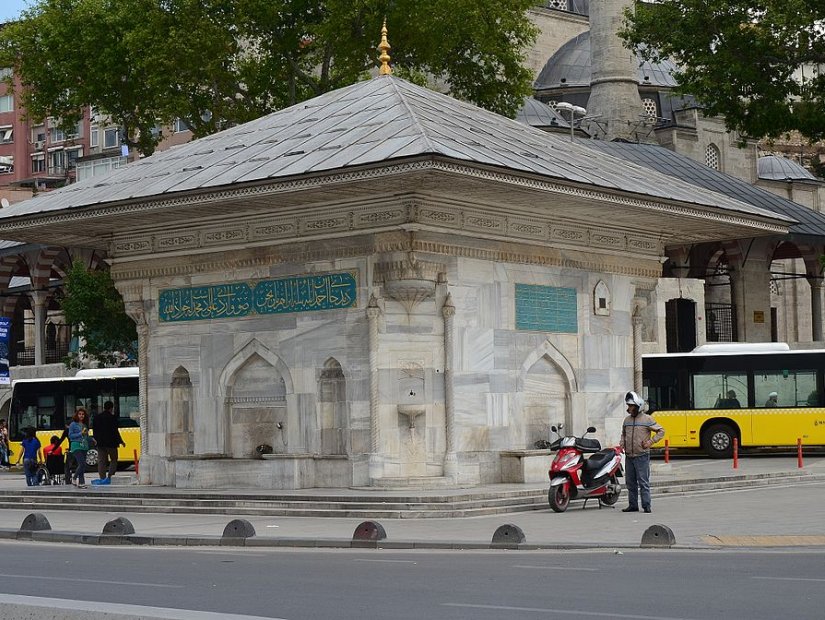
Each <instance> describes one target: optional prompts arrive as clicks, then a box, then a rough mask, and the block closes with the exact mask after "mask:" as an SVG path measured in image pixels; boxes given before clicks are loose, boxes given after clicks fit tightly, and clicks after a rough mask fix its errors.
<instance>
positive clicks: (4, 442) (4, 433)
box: [0, 420, 11, 469]
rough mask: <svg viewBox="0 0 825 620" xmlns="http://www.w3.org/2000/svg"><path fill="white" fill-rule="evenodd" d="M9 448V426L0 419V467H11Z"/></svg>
mask: <svg viewBox="0 0 825 620" xmlns="http://www.w3.org/2000/svg"><path fill="white" fill-rule="evenodd" d="M10 456H11V450H9V427H8V425H7V424H6V421H5V420H0V467H3V468H5V469H8V468H9V467H11V462H10V461H9V457H10Z"/></svg>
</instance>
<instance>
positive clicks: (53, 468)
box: [37, 454, 65, 486]
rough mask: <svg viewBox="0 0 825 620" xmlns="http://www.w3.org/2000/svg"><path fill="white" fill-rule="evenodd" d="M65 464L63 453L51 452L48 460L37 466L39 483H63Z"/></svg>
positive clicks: (43, 484) (44, 484)
mask: <svg viewBox="0 0 825 620" xmlns="http://www.w3.org/2000/svg"><path fill="white" fill-rule="evenodd" d="M64 466H65V464H64V461H63V455H62V454H50V455H49V456H47V457H46V462H45V463H44V464H41V465H39V466H38V468H37V484H39V485H41V486H49V485H52V484H63V478H64Z"/></svg>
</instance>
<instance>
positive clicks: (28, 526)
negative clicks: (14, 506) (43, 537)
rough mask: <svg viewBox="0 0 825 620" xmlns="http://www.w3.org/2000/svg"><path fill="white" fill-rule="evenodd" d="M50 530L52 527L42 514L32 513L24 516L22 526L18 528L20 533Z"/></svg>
mask: <svg viewBox="0 0 825 620" xmlns="http://www.w3.org/2000/svg"><path fill="white" fill-rule="evenodd" d="M50 529H52V525H51V523H49V520H48V519H47V518H46V515H44V514H43V513H42V512H33V513H31V514H29V515H26V518H25V519H23V524H22V525H21V526H20V531H21V532H43V531H45V530H50Z"/></svg>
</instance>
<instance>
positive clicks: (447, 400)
mask: <svg viewBox="0 0 825 620" xmlns="http://www.w3.org/2000/svg"><path fill="white" fill-rule="evenodd" d="M441 316H442V317H444V422H445V436H446V439H447V450H446V452H445V453H444V476H446V477H448V478H456V477H457V475H458V458H457V457H456V453H455V391H454V385H453V319H454V317H455V306H454V305H453V300H452V297H451V296H450V294H449V293H447V298H446V299H445V300H444V305H443V306H442V307H441Z"/></svg>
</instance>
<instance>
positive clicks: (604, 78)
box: [584, 0, 649, 142]
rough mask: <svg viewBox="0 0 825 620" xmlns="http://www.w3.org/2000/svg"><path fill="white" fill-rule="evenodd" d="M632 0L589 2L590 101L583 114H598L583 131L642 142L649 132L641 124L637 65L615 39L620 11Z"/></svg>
mask: <svg viewBox="0 0 825 620" xmlns="http://www.w3.org/2000/svg"><path fill="white" fill-rule="evenodd" d="M633 4H634V0H597V1H596V2H591V3H590V64H591V67H592V77H591V78H590V100H589V101H588V103H587V116H588V117H598V118H594V119H593V120H592V121H590V122H589V123H588V121H587V119H585V120H584V124H585V125H586V128H587V131H588V132H590V135H592V136H593V137H595V138H598V139H600V140H629V141H632V142H638V141H642V140H643V139H644V137H645V136H647V135H648V134H649V130H648V129H646V128H645V127H644V120H645V119H644V117H643V116H642V115H643V113H644V108H643V107H642V98H641V97H640V96H639V77H638V76H639V68H638V63H637V60H636V54H635V53H633V52H632V51H631V50H629V49H627V48H626V47H624V45H623V41H622V39H620V38H619V34H618V33H619V30H621V28H622V25H623V22H624V11H625V10H626V9H629V8H632V7H633Z"/></svg>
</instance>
